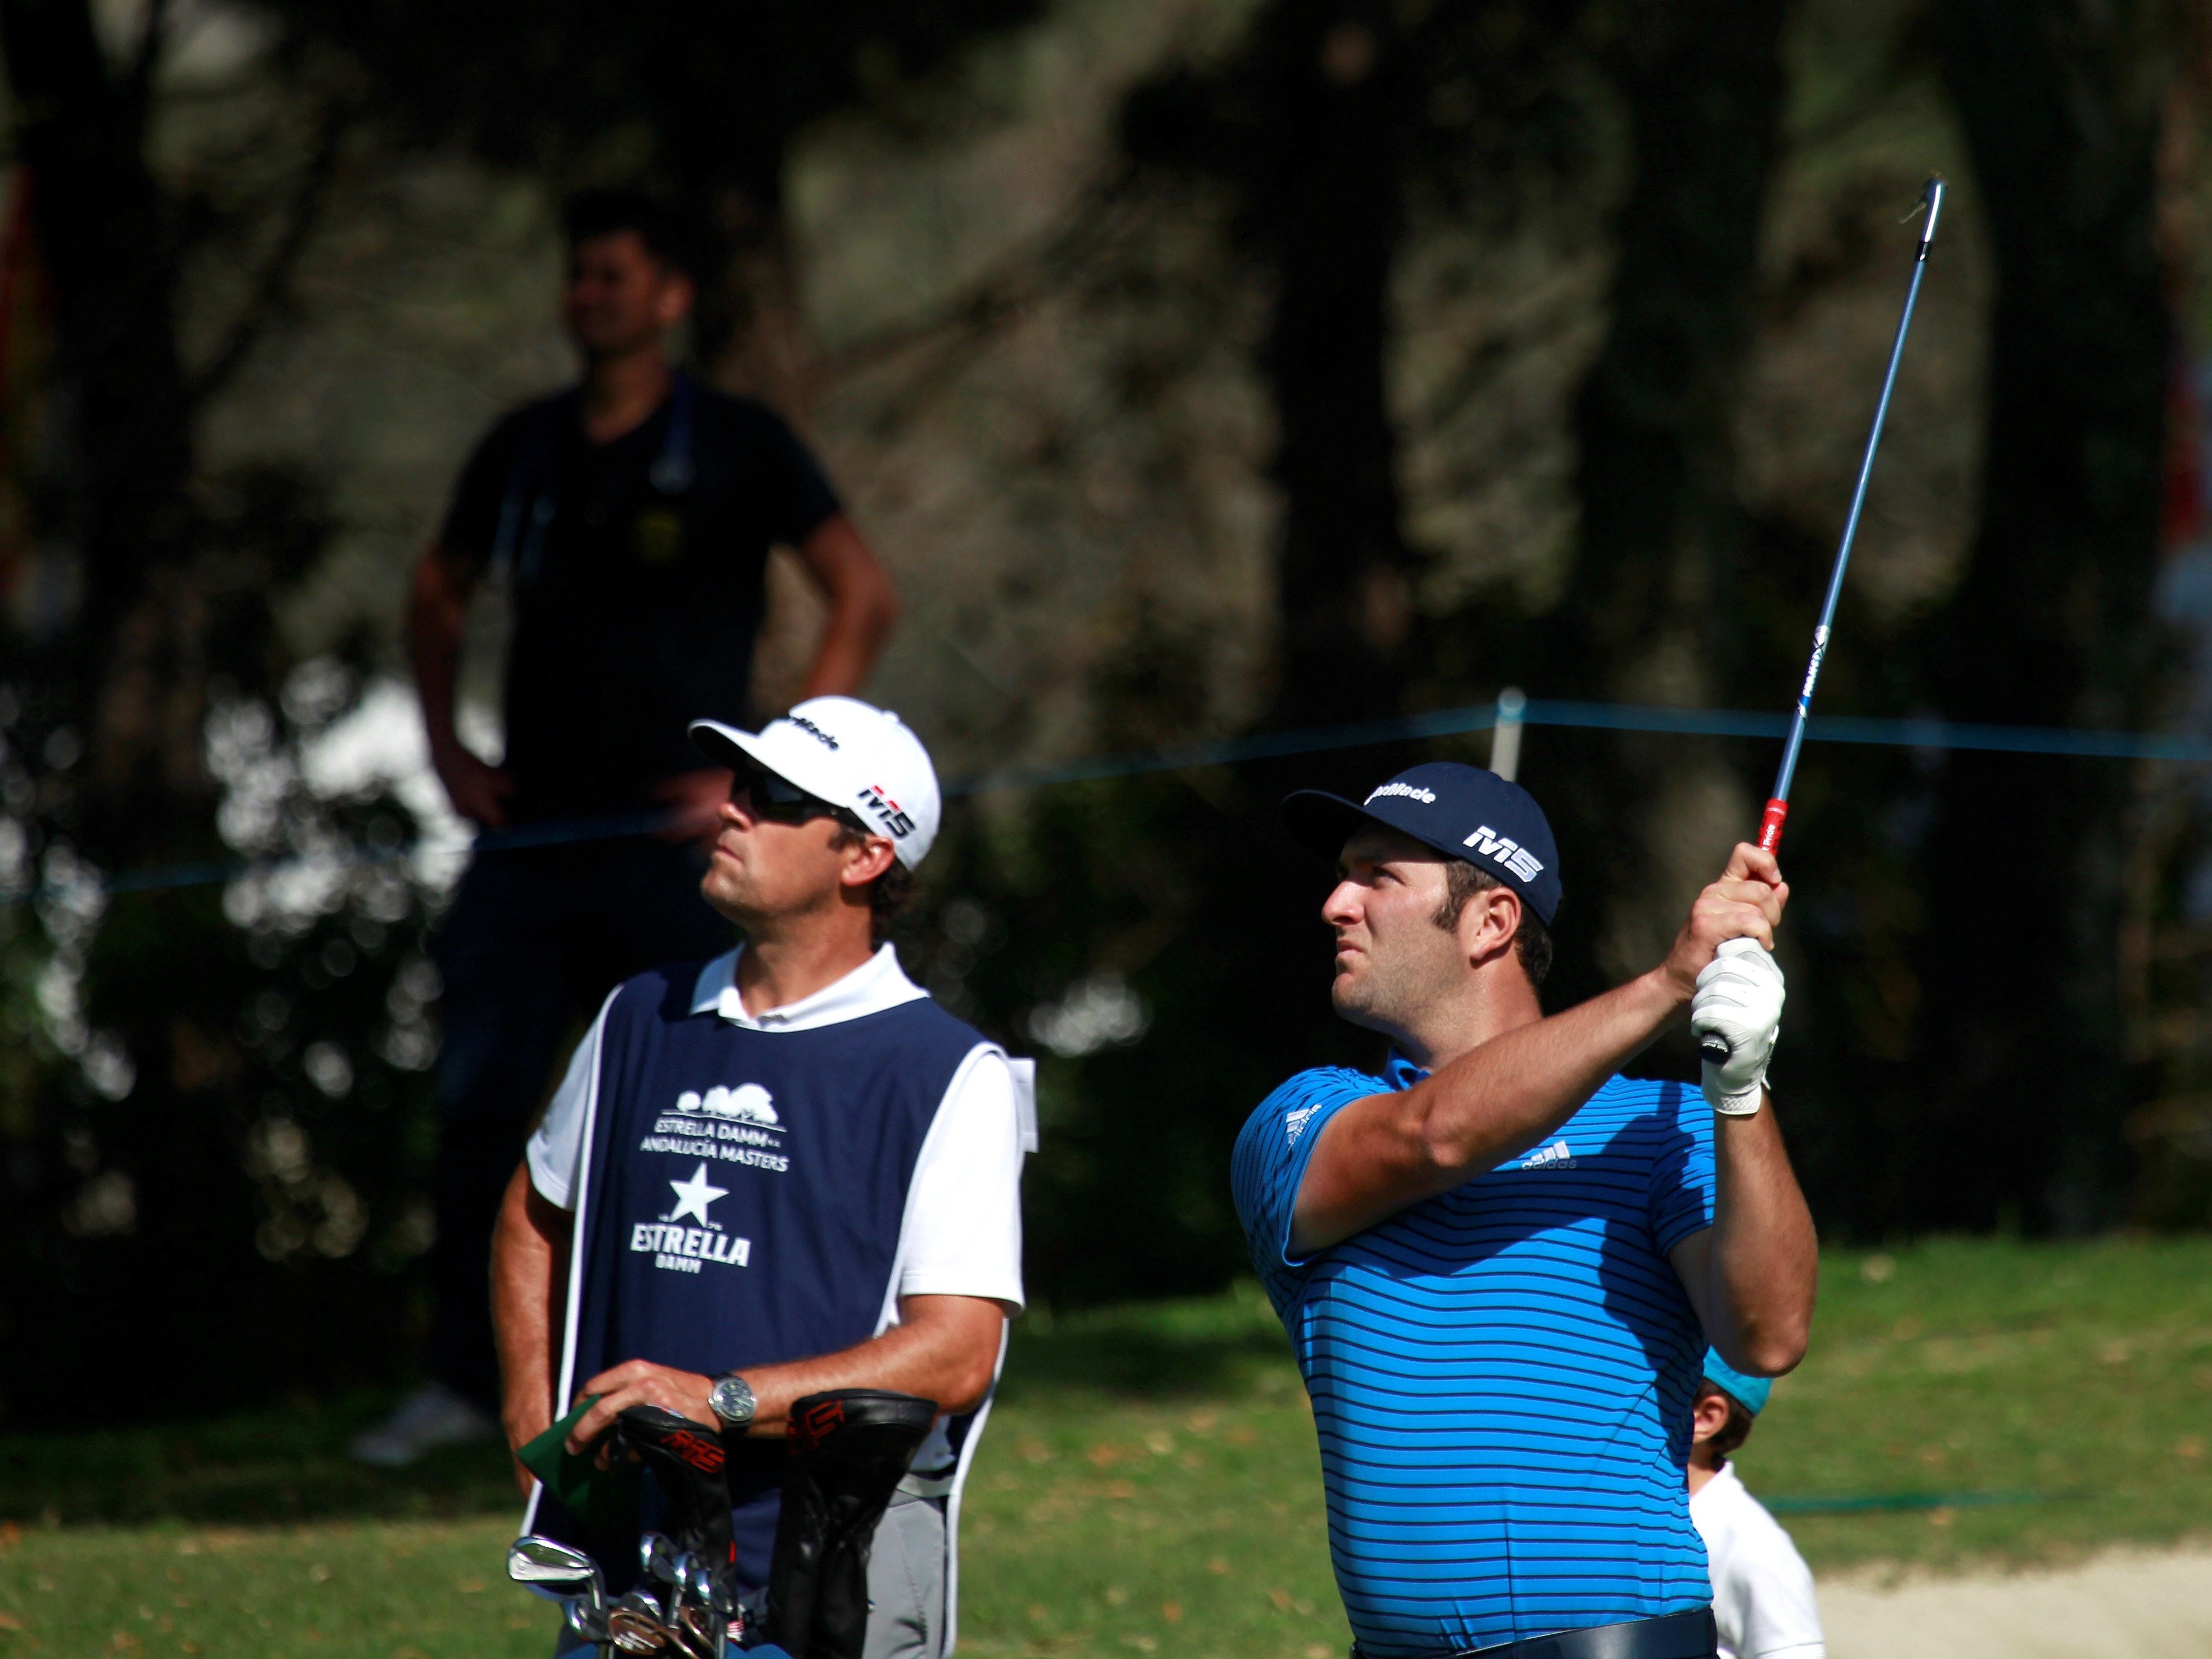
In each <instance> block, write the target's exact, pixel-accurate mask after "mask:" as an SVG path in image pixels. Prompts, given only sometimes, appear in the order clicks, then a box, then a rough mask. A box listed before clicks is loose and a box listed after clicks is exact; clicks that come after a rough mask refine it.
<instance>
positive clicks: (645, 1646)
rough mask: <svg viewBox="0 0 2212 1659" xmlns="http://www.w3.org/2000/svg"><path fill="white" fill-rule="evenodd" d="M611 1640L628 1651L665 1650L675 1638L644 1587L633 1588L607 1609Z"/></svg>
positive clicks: (640, 1652)
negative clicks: (642, 1589) (642, 1588)
mask: <svg viewBox="0 0 2212 1659" xmlns="http://www.w3.org/2000/svg"><path fill="white" fill-rule="evenodd" d="M607 1639H608V1640H609V1641H610V1642H611V1643H613V1644H614V1645H615V1646H616V1647H617V1648H619V1649H620V1650H622V1651H623V1652H624V1653H639V1654H647V1653H662V1652H665V1651H666V1650H668V1649H669V1648H670V1647H671V1646H673V1645H674V1644H675V1638H674V1637H673V1635H672V1634H671V1632H670V1631H669V1628H668V1626H667V1625H666V1624H665V1623H664V1622H663V1621H662V1620H661V1618H660V1609H659V1607H655V1606H654V1605H653V1599H652V1597H650V1596H648V1595H646V1594H645V1593H644V1592H643V1591H641V1590H630V1591H629V1592H627V1593H626V1594H624V1595H622V1596H621V1597H619V1598H618V1599H617V1601H616V1602H615V1604H614V1606H612V1607H610V1608H608V1609H607Z"/></svg>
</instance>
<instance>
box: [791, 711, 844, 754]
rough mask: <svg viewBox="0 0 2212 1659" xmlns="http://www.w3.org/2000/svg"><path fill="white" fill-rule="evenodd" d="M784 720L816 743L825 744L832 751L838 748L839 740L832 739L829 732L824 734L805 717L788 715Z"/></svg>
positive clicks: (802, 715)
mask: <svg viewBox="0 0 2212 1659" xmlns="http://www.w3.org/2000/svg"><path fill="white" fill-rule="evenodd" d="M784 719H786V720H789V721H790V722H791V723H792V724H793V726H797V727H798V728H799V730H800V731H802V732H805V733H806V735H807V736H808V737H810V738H813V739H814V740H815V741H816V742H817V743H825V744H829V747H830V748H832V749H835V748H836V747H837V739H836V738H833V737H831V736H830V735H829V733H828V732H824V731H823V729H822V728H821V727H820V726H817V725H816V724H815V723H814V722H813V721H812V720H809V719H807V718H806V716H805V715H804V714H786V715H785V716H784Z"/></svg>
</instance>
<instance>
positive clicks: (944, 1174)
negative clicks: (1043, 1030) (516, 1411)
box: [527, 945, 1035, 1335]
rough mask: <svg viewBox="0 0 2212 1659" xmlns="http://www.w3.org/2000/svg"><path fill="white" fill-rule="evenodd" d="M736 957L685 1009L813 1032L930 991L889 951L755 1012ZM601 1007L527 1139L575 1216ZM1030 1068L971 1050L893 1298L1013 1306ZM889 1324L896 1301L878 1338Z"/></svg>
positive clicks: (919, 1175)
mask: <svg viewBox="0 0 2212 1659" xmlns="http://www.w3.org/2000/svg"><path fill="white" fill-rule="evenodd" d="M738 955H739V951H730V952H729V953H727V954H726V955H724V956H720V957H715V958H714V961H712V962H710V963H708V964H707V965H706V966H705V967H704V968H702V969H700V970H699V979H698V983H697V985H696V988H695V989H694V990H693V992H692V995H691V1012H693V1013H695V1014H702V1013H706V1012H709V1011H711V1012H714V1013H716V1014H719V1015H720V1017H721V1018H724V1019H726V1020H728V1021H729V1022H730V1023H731V1024H733V1025H741V1026H744V1028H745V1029H746V1030H754V1031H766V1032H770V1033H774V1032H778V1031H812V1030H820V1029H821V1028H822V1027H823V1026H825V1025H837V1024H842V1023H844V1022H845V1021H847V1020H851V1019H858V1018H860V1017H861V1016H863V1015H865V1014H873V1013H879V1012H882V1011H883V1010H884V1009H886V1008H896V1007H897V1006H899V1005H900V1004H902V1003H906V1002H912V1001H915V1000H917V999H918V998H921V997H926V996H927V995H928V993H927V991H924V990H923V989H922V988H921V987H920V986H918V985H916V984H915V982H914V981H912V980H910V979H908V977H907V976H906V972H905V970H904V969H902V968H901V967H900V966H899V960H898V952H897V951H896V950H895V949H894V948H893V947H892V946H890V945H884V946H883V947H882V948H881V949H880V950H878V951H877V952H876V953H875V955H874V956H872V957H870V958H869V959H868V960H867V961H866V963H862V964H861V965H860V967H858V968H855V969H854V970H853V971H852V972H851V973H849V974H848V975H845V976H844V978H842V979H841V980H838V981H836V983H834V984H831V985H826V986H824V987H823V988H822V989H820V990H819V991H817V992H815V993H814V994H812V995H811V996H807V997H802V998H800V999H799V1000H798V1001H796V1002H793V1003H787V1004H786V1005H785V1006H782V1007H781V1008H771V1009H769V1010H768V1011H766V1012H763V1013H761V1014H757V1015H754V1014H749V1013H747V1012H745V1006H744V1000H742V999H741V998H740V997H739V996H738V987H737V966H738ZM605 1020H606V1010H605V1008H602V1009H601V1010H600V1011H599V1018H598V1019H597V1020H594V1021H593V1022H592V1029H591V1030H590V1031H589V1032H588V1033H586V1036H585V1037H584V1040H583V1041H582V1042H580V1043H578V1044H577V1045H576V1052H575V1054H574V1056H573V1057H572V1058H571V1059H570V1060H569V1062H568V1073H567V1075H566V1076H564V1077H563V1078H562V1080H561V1086H560V1087H559V1088H558V1089H557V1090H556V1091H554V1095H553V1100H552V1103H551V1104H550V1105H549V1106H548V1107H547V1108H546V1109H545V1121H544V1123H543V1124H541V1125H540V1126H539V1127H538V1132H537V1133H535V1134H533V1135H532V1136H531V1138H530V1145H529V1149H528V1152H527V1158H528V1162H529V1165H530V1183H531V1185H532V1186H533V1187H535V1188H537V1189H538V1193H539V1194H540V1195H541V1196H542V1197H543V1198H544V1200H545V1201H546V1202H547V1203H549V1204H552V1205H554V1206H557V1207H558V1208H561V1209H563V1210H566V1209H569V1208H571V1207H573V1200H572V1195H573V1194H574V1192H575V1189H576V1173H577V1171H576V1165H577V1160H578V1159H579V1158H581V1157H582V1155H583V1146H584V1121H585V1115H586V1113H585V1107H586V1103H587V1101H588V1099H589V1097H590V1091H591V1083H592V1073H593V1071H594V1070H595V1069H596V1067H597V1066H598V1064H599V1034H600V1030H601V1028H602V1026H603V1025H604V1024H605ZM1028 1088H1029V1085H1028V1067H1027V1063H1026V1062H1024V1064H1023V1066H1022V1067H1021V1070H1020V1072H1019V1073H1017V1070H1016V1067H1015V1066H1014V1065H1013V1064H1012V1063H1011V1062H1009V1061H1008V1060H1007V1059H1006V1056H1005V1055H1004V1054H1000V1052H998V1050H996V1049H994V1048H984V1049H979V1050H978V1051H977V1052H976V1054H975V1055H974V1056H973V1057H972V1058H971V1059H970V1060H969V1062H968V1063H967V1064H965V1065H963V1066H962V1067H961V1068H960V1070H959V1071H958V1072H957V1073H956V1074H955V1075H954V1077H953V1079H952V1082H951V1085H949V1086H948V1087H947V1088H946V1090H945V1098H944V1100H943V1102H942V1103H939V1106H938V1109H937V1115H936V1117H935V1118H934V1119H933V1120H932V1121H931V1123H930V1127H929V1133H928V1134H927V1136H926V1137H925V1138H924V1139H923V1141H922V1146H921V1156H920V1157H919V1158H918V1159H917V1160H916V1162H915V1171H914V1180H913V1183H912V1185H911V1186H910V1187H909V1188H908V1194H907V1208H906V1217H905V1221H904V1223H903V1225H902V1229H901V1231H900V1235H899V1251H898V1255H899V1264H900V1265H899V1282H898V1288H897V1291H896V1295H897V1296H902V1297H905V1296H973V1297H985V1298H987V1299H988V1300H990V1301H994V1302H1000V1303H1003V1304H1006V1309H1007V1310H1008V1311H1009V1312H1017V1311H1018V1310H1020V1308H1021V1306H1022V1208H1021V1172H1022V1155H1023V1153H1024V1151H1025V1150H1027V1149H1028V1148H1029V1147H1030V1146H1034V1144H1035V1128H1034V1124H1035V1115H1034V1108H1033V1106H1032V1105H1031V1103H1030V1099H1029V1098H1028ZM897 1322H898V1314H897V1309H896V1300H895V1299H894V1300H893V1302H892V1303H891V1304H890V1305H887V1306H886V1308H885V1309H884V1320H883V1323H882V1326H881V1327H880V1328H878V1334H879V1335H880V1334H882V1331H883V1330H884V1329H888V1328H890V1326H892V1325H895V1324H896V1323H897Z"/></svg>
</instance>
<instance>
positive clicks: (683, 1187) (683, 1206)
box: [668, 1162, 730, 1227]
mask: <svg viewBox="0 0 2212 1659" xmlns="http://www.w3.org/2000/svg"><path fill="white" fill-rule="evenodd" d="M668 1184H669V1185H670V1186H671V1187H673V1188H676V1207H675V1208H674V1209H672V1210H671V1211H670V1212H668V1218H669V1219H670V1220H671V1221H681V1220H683V1219H684V1217H685V1216H687V1215H689V1216H696V1217H697V1218H698V1219H699V1225H701V1226H702V1227H703V1226H705V1225H708V1214H707V1206H708V1205H709V1204H712V1203H713V1202H714V1200H716V1199H718V1198H720V1197H722V1196H723V1195H724V1194H726V1193H727V1192H728V1191H729V1190H730V1189H729V1188H727V1187H710V1186H708V1184H707V1166H706V1164H704V1163H703V1162H702V1164H700V1165H699V1167H698V1168H697V1169H696V1170H692V1172H691V1179H690V1180H689V1181H671V1182H669V1183H668Z"/></svg>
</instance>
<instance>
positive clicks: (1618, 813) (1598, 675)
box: [1543, 0, 1784, 988]
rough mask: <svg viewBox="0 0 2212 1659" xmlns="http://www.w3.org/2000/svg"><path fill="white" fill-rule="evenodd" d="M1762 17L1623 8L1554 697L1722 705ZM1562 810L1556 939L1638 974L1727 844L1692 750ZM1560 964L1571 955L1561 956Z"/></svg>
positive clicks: (1709, 769)
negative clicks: (1630, 163) (1626, 140)
mask: <svg viewBox="0 0 2212 1659" xmlns="http://www.w3.org/2000/svg"><path fill="white" fill-rule="evenodd" d="M1782 21H1783V5H1782V3H1781V0H1688V3H1677V4H1661V3H1656V0H1651V3H1639V4H1638V5H1636V6H1634V7H1632V13H1631V16H1630V18H1629V20H1628V23H1627V26H1626V29H1625V30H1624V38H1625V40H1626V45H1625V46H1623V47H1622V48H1621V50H1620V57H1619V59H1618V62H1617V64H1616V67H1615V76H1616V79H1617V82H1618V84H1619V86H1620V89H1621V92H1622V94H1623V96H1624V99H1625V101H1626V112H1627V116H1628V122H1629V128H1630V133H1631V137H1632V142H1633V145H1634V157H1635V160H1634V172H1633V174H1632V178H1631V180H1630V183H1629V186H1628V191H1627V194H1626V197H1624V198H1623V200H1622V202H1621V204H1620V209H1619V211H1618V213H1617V215H1616V217H1615V220H1614V235H1615V238H1616V240H1617V246H1618V256H1617V264H1615V267H1614V270H1613V289H1612V296H1611V307H1612V322H1611V325H1610V327H1609V329H1608V331H1607V336H1606V340H1605V343H1604V345H1603V347H1602V348H1601V350H1600V352H1599V355H1598V357H1597V359H1596V361H1595V362H1594V363H1593V364H1592V366H1591V368H1590V370H1589V376H1588V378H1587V379H1586V380H1584V382H1583V386H1582V390H1581V392H1580V395H1579V398H1578V399H1577V404H1576V409H1575V430H1576V438H1577V444H1578V446H1579V450H1580V453H1579V458H1578V461H1577V477H1576V488H1577V495H1578V496H1579V500H1580V507H1581V514H1582V531H1581V543H1580V547H1579V550H1578V554H1577V560H1576V564H1575V569H1574V574H1573V577H1572V579H1571V581H1570V583H1569V585H1568V588H1567V597H1566V599H1565V601H1564V603H1563V605H1562V606H1561V608H1560V611H1559V613H1558V615H1557V617H1556V619H1555V633H1554V638H1555V640H1556V641H1557V644H1556V647H1555V648H1554V651H1553V662H1554V663H1555V664H1556V665H1557V666H1556V668H1554V669H1553V671H1552V673H1551V675H1550V676H1549V677H1547V678H1548V683H1547V684H1545V685H1544V688H1543V689H1545V690H1549V691H1551V692H1552V693H1553V695H1560V694H1566V695H1582V696H1601V697H1606V698H1614V699H1620V700H1626V701H1631V702H1668V703H1683V704H1689V705H1693V706H1694V705H1701V704H1707V703H1710V702H1712V701H1713V700H1714V699H1715V697H1716V696H1717V695H1718V694H1719V693H1720V692H1721V691H1722V690H1723V689H1724V688H1725V686H1726V685H1727V684H1728V680H1729V675H1728V672H1727V665H1728V663H1729V659H1730V656H1731V654H1732V653H1731V650H1730V645H1729V641H1730V637H1731V636H1730V632H1729V617H1730V611H1729V590H1730V587H1731V585H1732V580H1733V578H1734V575H1735V571H1736V570H1737V569H1738V568H1739V562H1740V560H1741V550H1742V548H1743V545H1744V543H1745V540H1746V537H1747V525H1746V522H1745V517H1744V514H1743V512H1742V510H1741V507H1740V505H1739V503H1738V500H1737V496H1736V493H1735V447H1734V444H1733V442H1732V435H1731V428H1732V425H1733V422H1734V420H1735V393H1736V389H1737V386H1738V384H1739V381H1740V379H1741V369H1742V367H1743V362H1744V358H1745V355H1746V351H1747V347H1748V345H1749V343H1750V338H1751V333H1752V327H1751V325H1752V312H1753V301H1754V298H1755V295H1756V292H1757V281H1758V274H1759V264H1758V254H1759V222H1760V216H1761V208H1762V206H1763V204H1764V202H1765V194H1766V185H1767V179H1768V177H1769V175H1770V173H1771V171H1772V167H1773V161H1774V156H1775V152H1776V148H1777V135H1778V125H1779V122H1780V118H1781V112H1782V103H1783V92H1784V86H1783V74H1782V65H1781V59H1780V46H1781V32H1782ZM1580 775H1582V776H1583V778H1585V779H1586V780H1587V782H1586V783H1585V784H1584V785H1583V787H1584V788H1585V789H1587V790H1588V791H1589V794H1588V795H1587V796H1586V797H1584V798H1581V799H1577V798H1574V797H1573V796H1569V797H1568V798H1567V799H1565V801H1564V802H1563V803H1562V805H1564V807H1565V817H1568V819H1569V820H1570V822H1569V823H1562V824H1561V825H1560V826H1559V829H1560V830H1561V833H1562V836H1563V837H1564V838H1565V840H1566V841H1567V842H1568V843H1569V849H1568V850H1567V851H1566V852H1565V854H1563V856H1565V858H1566V859H1567V860H1569V862H1570V863H1571V866H1572V874H1571V877H1570V878H1569V881H1568V892H1569V896H1570V899H1569V906H1568V908H1567V909H1566V910H1565V912H1564V913H1563V921H1565V925H1566V927H1568V928H1569V929H1571V931H1572V932H1573V933H1575V934H1576V935H1577V938H1578V939H1580V940H1581V941H1582V942H1583V944H1586V945H1589V946H1591V947H1593V948H1594V950H1595V957H1596V959H1597V960H1598V961H1599V962H1600V963H1602V964H1603V966H1604V967H1605V968H1606V969H1607V971H1608V972H1610V973H1613V974H1619V973H1622V972H1627V971H1632V970H1640V969H1644V968H1645V967H1648V966H1650V963H1651V962H1652V961H1653V960H1655V959H1656V957H1657V955H1658V954H1659V952H1660V951H1663V949H1664V948H1665V945H1666V941H1667V939H1668V938H1669V937H1671V935H1672V933H1673V931H1674V927H1676V926H1677V925H1679V922H1680V908H1681V905H1682V904H1683V903H1686V902H1687V897H1688V896H1689V895H1690V894H1691V893H1692V892H1694V891H1695V890H1696V888H1697V887H1698V886H1699V884H1702V883H1703V882H1705V881H1708V880H1711V878H1712V877H1713V875H1714V874H1716V873H1717V871H1718V869H1719V866H1720V861H1721V858H1722V855H1723V852H1724V851H1725V849H1726V848H1727V847H1728V846H1729V842H1731V841H1732V840H1735V839H1741V837H1742V836H1744V835H1745V834H1747V833H1748V831H1749V830H1750V829H1751V827H1752V823H1753V818H1752V817H1751V816H1750V814H1751V813H1752V811H1753V808H1752V806H1751V804H1750V799H1749V795H1748V793H1747V791H1746V790H1745V788H1744V787H1743V786H1742V784H1741V781H1739V780H1738V779H1737V778H1735V775H1733V774H1732V773H1731V772H1730V771H1729V769H1728V768H1727V767H1726V765H1725V763H1724V762H1723V760H1722V758H1721V757H1719V756H1718V755H1717V754H1715V753H1713V752H1712V751H1711V749H1710V747H1708V746H1703V745H1700V746H1696V747H1692V746H1689V745H1686V744H1674V743H1663V742H1655V741H1654V740H1652V739H1649V738H1644V739H1637V738H1624V739H1619V740H1613V741H1609V742H1607V743H1605V744H1602V746H1601V757H1600V763H1598V764H1595V765H1592V766H1589V767H1585V768H1583V769H1580ZM1571 954H1572V955H1574V956H1576V957H1583V955H1584V952H1583V951H1579V950H1578V951H1575V952H1573V953H1571ZM1577 988H1583V987H1577Z"/></svg>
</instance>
